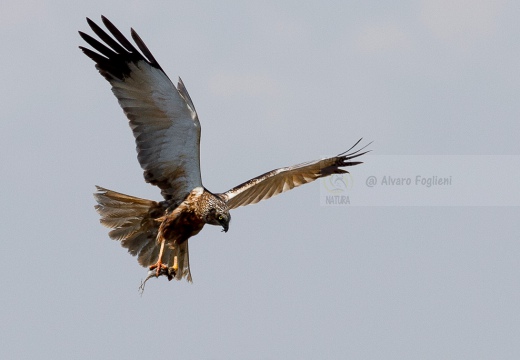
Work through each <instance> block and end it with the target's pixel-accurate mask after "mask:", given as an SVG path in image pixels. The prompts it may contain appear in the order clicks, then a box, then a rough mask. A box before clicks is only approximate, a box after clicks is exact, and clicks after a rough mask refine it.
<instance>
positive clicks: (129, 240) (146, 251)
mask: <svg viewBox="0 0 520 360" xmlns="http://www.w3.org/2000/svg"><path fill="white" fill-rule="evenodd" d="M96 188H97V193H95V194H94V197H95V199H96V201H97V202H98V205H96V206H95V208H96V211H97V212H98V213H99V215H101V220H100V222H101V224H102V225H103V226H105V227H107V228H110V229H112V230H111V231H110V232H109V233H108V235H109V236H110V238H111V239H113V240H118V241H121V245H122V246H123V247H124V248H126V249H128V252H129V253H130V254H131V255H132V256H137V260H138V262H139V264H140V265H141V266H144V267H148V266H150V265H153V264H155V263H156V262H157V260H158V256H159V249H160V244H158V243H157V233H158V231H159V225H160V221H157V219H158V218H160V217H162V216H163V215H165V212H166V207H165V206H163V205H162V204H161V203H158V202H156V201H152V200H146V199H141V198H137V197H133V196H129V195H125V194H121V193H118V192H115V191H112V190H108V189H105V188H102V187H100V186H96ZM176 257H177V265H178V270H177V272H176V274H175V279H176V280H181V279H182V278H184V277H185V278H186V280H188V281H189V282H192V279H191V273H190V264H189V254H188V241H185V242H184V243H182V244H180V245H177V244H176V245H175V246H173V247H169V246H166V247H165V249H164V252H163V256H162V259H161V260H162V262H163V263H164V264H167V265H168V267H172V266H173V265H174V261H175V258H176Z"/></svg>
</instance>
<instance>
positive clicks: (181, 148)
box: [79, 16, 202, 202]
mask: <svg viewBox="0 0 520 360" xmlns="http://www.w3.org/2000/svg"><path fill="white" fill-rule="evenodd" d="M101 18H102V20H103V23H104V24H105V26H106V28H107V29H108V30H109V31H110V33H111V34H112V36H113V37H112V36H110V35H109V34H107V33H106V32H105V31H104V30H103V29H101V28H100V27H99V26H98V25H96V24H95V23H94V22H93V21H91V20H90V19H88V18H87V22H88V24H89V25H90V27H91V28H92V30H93V31H94V33H95V34H96V35H97V36H98V37H99V38H100V39H101V40H102V42H104V44H103V43H102V42H100V41H98V40H96V39H94V38H92V37H91V36H89V35H87V34H85V33H83V32H81V31H80V32H79V34H80V35H81V37H82V38H83V39H84V40H85V41H86V42H87V43H88V44H89V45H90V46H92V47H93V48H94V49H95V50H97V51H98V52H95V51H92V50H90V49H87V48H84V47H82V46H80V49H81V50H82V51H83V52H84V53H85V55H87V56H88V57H90V58H91V59H92V60H94V62H95V63H96V68H97V69H98V70H99V72H100V73H101V75H103V76H104V77H105V79H107V80H108V82H110V84H111V85H112V92H113V93H114V95H115V96H116V97H117V99H118V101H119V105H121V107H122V108H123V110H124V112H125V114H126V116H127V117H128V120H129V122H130V127H131V128H132V131H133V133H134V136H135V141H136V145H137V154H138V155H137V158H138V160H139V163H140V164H141V167H142V168H143V170H144V178H145V180H146V181H147V182H149V183H151V184H153V185H157V186H158V187H159V188H160V189H161V193H162V195H163V196H164V197H165V198H166V199H168V200H169V199H172V200H174V201H176V202H181V201H182V200H183V199H184V198H185V197H186V195H188V193H189V192H190V191H191V190H193V189H194V188H195V187H198V186H202V180H201V175H200V157H199V144H200V123H199V119H198V116H197V112H196V111H195V107H194V106H193V103H192V101H191V99H190V96H189V95H188V92H187V91H186V88H185V87H184V84H183V83H182V80H181V79H180V78H179V83H178V85H177V88H176V87H175V85H174V84H173V83H172V82H171V80H170V79H169V78H168V76H167V75H166V74H165V73H164V71H163V70H162V68H161V66H160V65H159V64H158V63H157V61H156V60H155V58H154V57H153V55H152V54H151V52H150V51H149V50H148V48H147V47H146V45H145V44H144V42H143V41H142V40H141V38H140V37H139V35H137V33H136V32H135V31H134V30H133V29H131V34H132V38H133V39H134V41H135V43H136V44H137V46H138V48H139V49H140V50H141V52H142V54H141V53H140V52H139V51H138V50H137V49H136V48H135V47H134V46H133V45H132V44H131V43H130V41H128V40H127V39H126V38H125V37H124V36H123V34H121V32H120V31H119V30H118V29H117V28H116V27H115V26H114V25H113V24H112V23H111V22H110V21H109V20H108V19H107V18H105V17H104V16H102V17H101ZM114 38H115V39H114ZM116 40H117V41H116Z"/></svg>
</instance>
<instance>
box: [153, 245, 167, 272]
mask: <svg viewBox="0 0 520 360" xmlns="http://www.w3.org/2000/svg"><path fill="white" fill-rule="evenodd" d="M164 243H165V239H164V238H163V239H162V241H161V250H159V259H157V262H156V263H155V264H153V265H152V266H150V268H149V269H150V270H153V269H157V271H156V272H155V275H156V277H159V276H160V275H161V273H163V271H164V270H167V269H168V266H166V265H164V264H163V263H162V261H161V259H162V256H163V252H164Z"/></svg>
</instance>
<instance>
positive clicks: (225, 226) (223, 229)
mask: <svg viewBox="0 0 520 360" xmlns="http://www.w3.org/2000/svg"><path fill="white" fill-rule="evenodd" d="M228 229H229V224H228V223H225V224H222V231H223V232H227V231H228Z"/></svg>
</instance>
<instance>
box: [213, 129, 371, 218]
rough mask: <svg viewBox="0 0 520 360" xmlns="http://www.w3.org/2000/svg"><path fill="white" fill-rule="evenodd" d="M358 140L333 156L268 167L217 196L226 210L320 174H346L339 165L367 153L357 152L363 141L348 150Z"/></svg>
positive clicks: (288, 187) (349, 162)
mask: <svg viewBox="0 0 520 360" xmlns="http://www.w3.org/2000/svg"><path fill="white" fill-rule="evenodd" d="M361 140H362V139H360V140H358V142H356V143H355V144H354V146H352V147H351V148H350V149H348V150H347V151H345V152H344V153H341V154H339V155H337V156H335V157H332V158H328V159H322V160H316V161H310V162H306V163H303V164H298V165H294V166H289V167H284V168H280V169H276V170H272V171H269V172H267V173H265V174H262V175H260V176H257V177H255V178H253V179H251V180H248V181H246V182H245V183H243V184H240V185H238V186H236V187H234V188H233V189H231V190H228V191H226V192H225V193H223V194H219V195H220V197H221V198H222V199H223V200H224V201H226V202H227V205H228V207H229V209H234V208H237V207H239V206H245V205H249V204H256V203H257V202H259V201H261V200H266V199H269V198H270V197H272V196H275V195H278V194H281V193H283V192H285V191H288V190H291V189H293V188H295V187H297V186H300V185H303V184H307V183H310V182H312V181H314V180H316V179H319V178H321V177H325V176H329V175H332V174H344V173H348V171H347V170H344V169H341V168H342V167H346V166H354V165H358V164H362V162H361V161H350V160H352V159H354V158H357V157H358V156H361V155H364V154H366V153H367V152H369V151H364V152H361V151H362V150H363V149H365V148H366V147H367V146H368V145H370V144H367V145H365V146H363V147H362V148H361V149H359V150H356V151H354V152H351V153H349V151H351V150H352V149H354V148H355V147H356V145H357V144H359V142H360V141H361Z"/></svg>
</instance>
